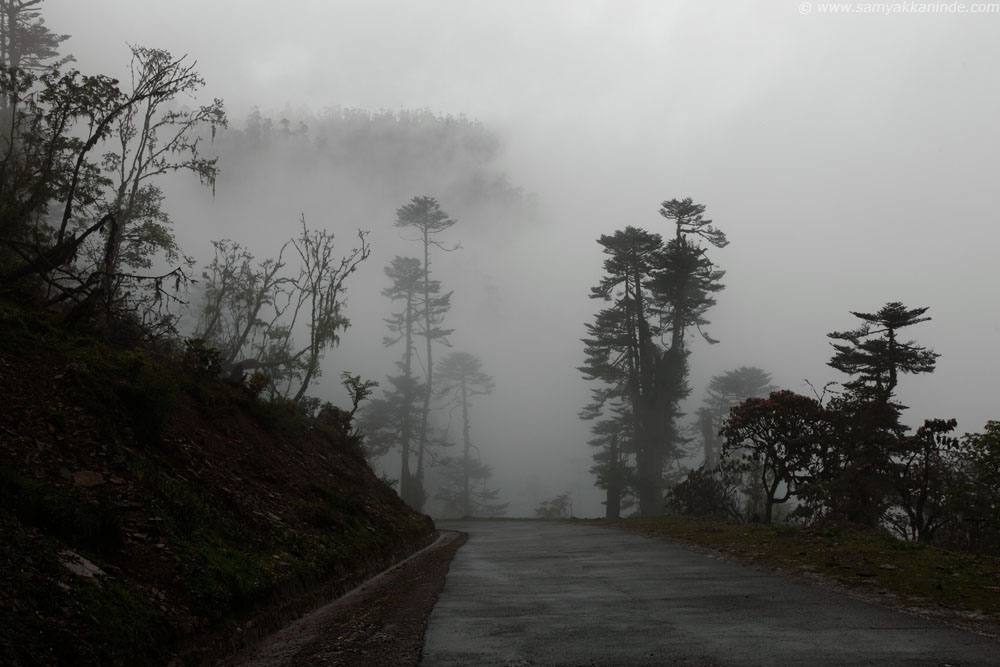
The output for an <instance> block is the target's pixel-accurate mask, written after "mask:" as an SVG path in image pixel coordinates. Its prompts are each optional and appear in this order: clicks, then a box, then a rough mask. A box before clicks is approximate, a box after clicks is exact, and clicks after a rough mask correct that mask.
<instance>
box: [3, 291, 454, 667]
mask: <svg viewBox="0 0 1000 667" xmlns="http://www.w3.org/2000/svg"><path fill="white" fill-rule="evenodd" d="M183 359H184V355H183V349H181V350H176V349H170V348H169V347H163V348H158V349H150V348H148V347H139V346H138V345H137V342H136V341H134V340H127V339H122V338H119V339H117V340H116V339H115V338H114V337H113V335H110V334H107V333H106V332H105V334H103V336H102V337H101V338H94V337H93V336H89V335H87V336H84V335H78V334H73V333H69V332H67V331H65V330H63V329H62V327H61V325H60V324H59V323H58V322H57V321H51V320H48V319H45V317H44V316H37V315H32V314H26V313H25V312H23V311H21V310H19V309H17V308H15V307H12V306H9V305H7V304H0V534H2V536H3V539H2V540H0V663H2V664H10V665H35V664H45V665H50V664H66V665H74V666H76V665H136V664H170V663H172V664H177V665H182V664H205V663H209V662H211V661H212V660H214V659H215V658H217V657H219V656H223V655H226V654H231V653H233V652H235V651H237V650H239V649H240V648H241V647H243V646H245V645H248V644H251V643H253V642H255V641H257V640H258V639H259V638H260V637H263V636H266V635H267V634H269V633H270V632H272V631H274V630H275V629H277V628H279V627H281V626H283V625H285V624H286V623H287V622H288V621H290V620H291V619H294V618H297V617H298V616H300V615H301V614H302V613H303V612H304V611H307V610H311V609H315V608H317V607H319V606H321V605H322V604H325V603H327V602H328V601H329V600H331V599H334V598H336V597H337V596H338V595H340V594H342V593H344V592H345V591H347V590H350V589H351V588H353V587H354V586H356V585H358V584H359V583H360V582H361V581H364V580H365V579H366V578H368V577H370V576H372V575H374V574H375V573H377V572H380V571H382V570H384V569H385V568H387V567H391V566H392V565H393V564H394V563H397V562H399V561H400V560H402V559H403V558H405V557H406V556H408V555H410V554H412V553H414V552H415V551H417V550H419V549H420V548H422V547H424V546H425V545H427V544H428V543H429V542H431V541H432V540H433V536H434V527H433V524H432V522H431V521H430V519H429V518H428V517H426V516H423V515H420V514H417V513H415V512H413V511H411V510H409V509H408V508H407V507H406V506H405V505H404V504H403V503H402V502H401V501H400V500H399V499H398V497H397V495H396V494H395V492H394V491H393V490H392V489H391V488H389V487H388V486H386V485H385V484H384V483H382V482H381V481H380V480H378V479H377V478H376V477H375V476H374V475H373V473H372V472H371V470H370V468H369V467H368V466H367V464H366V463H365V461H364V459H363V457H362V456H361V454H360V450H359V447H358V445H357V443H356V442H354V441H353V440H352V439H351V438H350V436H349V434H347V433H345V429H344V428H343V425H342V424H338V423H337V422H336V420H333V421H327V422H324V421H323V420H318V419H313V418H305V417H303V416H301V415H297V414H295V413H294V411H292V410H291V409H290V408H288V407H287V406H280V405H269V404H265V403H264V402H262V401H259V400H257V399H256V398H254V397H252V396H250V395H249V394H248V393H247V392H246V391H245V390H244V389H243V388H241V387H236V386H231V385H227V384H226V383H223V382H221V381H219V380H217V379H216V378H214V377H212V376H210V375H209V374H206V373H205V372H204V371H205V369H204V368H200V367H198V365H197V364H188V365H187V366H185V367H183V368H181V366H183V364H182V361H183Z"/></svg>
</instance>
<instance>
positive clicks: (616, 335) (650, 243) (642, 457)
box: [579, 227, 663, 517]
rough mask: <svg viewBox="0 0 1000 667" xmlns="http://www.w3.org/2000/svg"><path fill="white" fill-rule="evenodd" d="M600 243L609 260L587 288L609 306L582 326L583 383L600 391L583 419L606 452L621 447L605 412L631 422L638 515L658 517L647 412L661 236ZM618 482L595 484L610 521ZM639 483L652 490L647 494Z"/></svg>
mask: <svg viewBox="0 0 1000 667" xmlns="http://www.w3.org/2000/svg"><path fill="white" fill-rule="evenodd" d="M598 243H599V244H600V245H601V246H602V247H603V248H604V253H605V255H607V258H606V259H605V260H604V271H605V276H604V277H603V278H602V279H601V281H600V282H599V283H598V285H597V286H596V287H593V288H592V289H591V294H590V297H591V298H592V299H600V300H602V301H604V302H606V303H609V304H610V305H609V306H608V307H606V308H604V309H602V310H601V311H599V312H598V313H597V315H596V316H595V318H594V322H593V323H591V324H587V325H586V328H587V337H586V338H584V339H583V342H584V351H585V353H586V362H585V364H584V365H583V366H581V367H580V368H579V370H580V372H581V373H583V376H584V377H585V378H586V379H587V380H595V381H598V382H600V383H601V384H602V386H601V387H599V388H596V389H593V390H591V395H592V401H591V403H590V404H588V405H587V406H586V407H585V408H584V409H583V410H582V411H581V413H580V416H581V418H583V419H588V420H594V421H595V425H594V426H593V427H592V431H593V432H594V433H595V436H597V438H598V439H600V440H601V442H602V443H604V444H605V445H606V446H608V447H611V446H615V447H616V448H617V446H619V445H621V444H622V442H621V440H620V439H618V438H604V436H605V435H607V434H606V433H604V431H606V430H607V424H606V423H605V420H607V419H608V418H611V417H612V415H611V414H610V413H612V412H613V413H615V415H616V416H615V417H613V419H615V420H618V421H620V422H621V421H627V422H628V426H629V428H628V431H627V432H628V433H629V434H630V435H631V441H632V442H631V443H630V444H631V448H632V450H633V452H634V454H635V458H636V469H637V474H636V484H637V486H638V487H639V492H638V495H639V498H640V511H641V512H642V513H643V514H647V513H655V512H658V511H659V510H660V509H661V506H659V505H657V506H656V507H651V506H650V501H649V498H650V497H652V496H654V495H659V493H660V487H661V486H662V481H661V475H662V464H661V461H662V453H661V447H662V443H661V442H659V441H657V440H656V439H655V436H654V434H653V433H651V432H650V428H649V422H650V416H649V415H648V414H647V411H648V409H649V408H650V406H651V405H652V404H653V400H652V394H653V392H654V390H655V380H656V370H657V366H656V364H657V361H658V360H659V350H658V348H657V346H656V343H655V342H654V338H658V337H659V335H660V333H661V326H660V324H659V322H658V321H657V319H656V318H655V317H654V314H655V312H656V311H655V304H654V301H653V295H652V292H651V288H650V287H649V283H650V280H651V278H652V274H653V271H654V270H655V269H656V266H657V261H658V259H659V258H660V251H661V249H662V247H663V239H662V238H661V237H660V236H659V235H658V234H652V233H649V232H646V231H643V230H641V229H638V228H636V227H626V228H625V229H624V230H619V231H617V232H615V233H614V234H613V235H611V236H608V235H602V236H601V238H600V239H599V240H598ZM621 460H622V459H621V458H619V456H618V455H617V453H616V454H615V455H613V456H611V457H610V461H609V462H610V463H612V464H613V465H617V463H618V462H619V461H621ZM651 467H652V470H650V468H651ZM608 472H611V470H610V469H609V470H608ZM614 472H615V473H617V471H614ZM618 479H619V477H618V475H617V474H614V475H606V476H605V477H604V479H603V480H602V479H601V478H599V479H598V484H602V483H603V484H604V488H605V490H606V491H607V493H608V496H607V499H606V501H605V504H606V510H607V513H608V516H609V517H614V516H615V515H616V513H617V509H618V507H619V503H620V500H621V489H620V487H618V486H617V481H618ZM643 484H646V485H647V486H648V485H651V484H652V485H655V486H656V487H657V488H656V490H654V491H652V492H650V491H648V490H647V491H646V492H645V494H644V493H643V491H642V485H643ZM644 497H645V498H646V502H645V504H643V501H642V498H644Z"/></svg>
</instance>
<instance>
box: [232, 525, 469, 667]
mask: <svg viewBox="0 0 1000 667" xmlns="http://www.w3.org/2000/svg"><path fill="white" fill-rule="evenodd" d="M466 539H467V535H466V534H465V533H460V532H456V531H441V533H440V535H439V537H438V539H437V540H436V541H435V542H434V543H433V544H431V545H430V546H428V547H426V548H424V549H422V550H420V551H418V552H417V553H415V554H413V555H412V556H410V557H409V558H407V559H406V560H404V561H402V562H400V563H398V564H397V565H395V566H394V567H392V568H390V569H389V570H387V571H385V572H383V573H382V574H380V575H379V576H377V577H375V578H374V579H371V580H369V581H367V582H365V583H364V584H363V585H361V586H359V587H358V588H356V589H354V590H353V591H351V592H349V593H347V594H346V595H344V596H342V597H340V598H338V599H337V600H334V601H333V602H331V603H330V604H328V605H326V606H324V607H322V608H320V609H318V610H316V611H315V612H313V613H311V614H308V615H307V616H304V617H302V618H300V619H299V620H297V621H295V622H294V623H292V624H291V625H289V626H287V627H286V628H284V629H283V630H281V631H279V632H277V633H275V634H273V635H271V636H270V637H268V638H266V639H265V640H264V641H263V642H261V643H260V644H258V645H257V646H255V647H253V648H251V649H249V650H246V651H243V652H241V653H239V654H237V655H235V656H232V657H231V658H229V659H227V660H225V661H224V662H222V663H221V665H224V666H225V667H236V666H241V667H280V666H284V665H332V666H336V667H413V666H415V665H417V664H418V663H419V662H420V658H421V648H422V644H423V639H424V630H425V629H426V623H427V617H428V615H429V614H430V612H431V609H432V608H433V606H434V603H435V602H436V601H437V598H438V594H439V593H440V591H441V589H442V587H443V586H444V582H445V576H446V575H447V573H448V568H449V566H450V565H451V560H452V558H453V557H454V555H455V553H456V552H457V551H458V549H459V548H460V547H461V546H462V545H463V544H464V543H465V541H466Z"/></svg>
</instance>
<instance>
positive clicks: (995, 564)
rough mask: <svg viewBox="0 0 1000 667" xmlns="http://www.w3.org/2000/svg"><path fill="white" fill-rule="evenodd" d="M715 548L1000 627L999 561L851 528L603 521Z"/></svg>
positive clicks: (679, 519) (672, 519)
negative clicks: (984, 618)
mask: <svg viewBox="0 0 1000 667" xmlns="http://www.w3.org/2000/svg"><path fill="white" fill-rule="evenodd" d="M598 523H602V524H606V525H615V526H619V527H622V528H625V529H627V530H632V531H635V532H639V533H644V534H648V535H658V536H663V537H670V538H674V539H678V540H682V541H685V542H691V543H694V544H698V545H701V546H705V547H710V548H713V549H717V550H719V551H723V552H726V553H728V554H731V555H733V556H735V557H737V558H739V559H741V560H746V561H750V562H753V563H758V564H761V565H765V566H770V567H778V568H783V569H789V568H792V569H801V570H809V571H812V572H815V573H817V574H820V575H823V576H827V577H831V578H833V579H835V580H837V581H839V582H841V583H843V584H847V585H849V586H858V587H869V588H872V587H874V588H876V589H877V588H882V589H884V590H886V591H889V592H891V593H894V594H896V595H899V596H901V597H903V598H905V599H908V600H911V601H913V602H916V603H921V604H930V605H940V606H942V607H945V608H948V609H953V610H956V611H962V612H975V613H982V614H985V615H989V616H990V617H991V618H992V619H993V620H994V621H1000V557H997V556H985V555H979V554H971V553H962V552H955V551H948V550H946V549H939V548H937V547H933V546H929V545H925V544H918V543H915V542H906V541H903V540H899V539H896V538H894V537H891V536H888V535H883V534H878V533H871V532H862V531H859V530H856V529H854V528H850V527H844V526H838V525H833V526H827V527H810V528H796V527H793V526H788V525H774V526H767V525H763V524H742V525H734V524H726V523H723V522H718V521H710V520H704V519H697V518H693V517H686V516H661V517H648V518H647V517H635V518H629V519H623V520H620V521H607V520H598Z"/></svg>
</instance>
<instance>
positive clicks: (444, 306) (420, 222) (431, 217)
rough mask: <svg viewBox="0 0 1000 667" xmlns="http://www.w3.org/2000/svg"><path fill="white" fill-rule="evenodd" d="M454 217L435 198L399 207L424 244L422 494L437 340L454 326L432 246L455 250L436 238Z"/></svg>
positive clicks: (400, 221) (403, 223) (399, 218)
mask: <svg viewBox="0 0 1000 667" xmlns="http://www.w3.org/2000/svg"><path fill="white" fill-rule="evenodd" d="M455 222H456V221H455V220H453V219H451V218H450V217H448V214H447V213H445V212H444V211H443V210H442V209H441V207H440V205H439V204H438V202H437V200H436V199H434V198H433V197H414V198H413V199H412V200H411V201H410V203H408V204H406V205H404V206H402V207H400V208H399V209H397V210H396V222H395V226H396V227H402V228H404V229H405V228H411V229H413V230H414V231H416V232H417V234H418V236H417V238H416V239H414V240H416V241H419V242H420V243H421V245H422V247H423V252H424V263H423V275H422V276H421V296H422V300H421V303H420V314H421V319H422V322H421V329H420V331H419V335H420V336H422V337H423V338H424V340H425V343H426V347H425V357H424V382H423V389H424V396H423V408H422V410H421V412H420V426H419V428H418V430H417V469H416V474H415V478H416V485H417V486H418V487H419V488H420V489H421V497H423V491H422V490H423V479H424V461H425V458H426V456H425V450H426V449H427V445H428V436H429V432H430V427H429V417H430V409H431V396H432V395H433V393H434V343H435V342H438V343H443V344H445V345H447V344H448V342H447V336H448V334H450V333H451V332H452V330H451V329H445V328H443V327H442V323H443V321H444V316H445V315H446V314H447V312H448V310H449V308H450V307H451V292H448V293H447V294H440V292H439V291H438V290H435V288H434V285H435V284H436V281H432V280H431V277H430V276H431V248H432V247H433V248H438V249H439V250H445V251H450V250H455V249H456V248H457V247H458V246H450V247H449V246H446V245H444V244H443V243H442V242H441V241H439V240H438V239H437V236H438V235H439V234H440V233H441V232H444V231H446V230H448V229H450V228H451V227H452V226H453V225H454V224H455ZM438 289H439V288H438ZM411 506H413V507H414V508H415V509H418V510H419V509H421V508H422V506H423V503H422V502H421V503H420V504H419V505H413V504H412V503H411Z"/></svg>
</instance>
